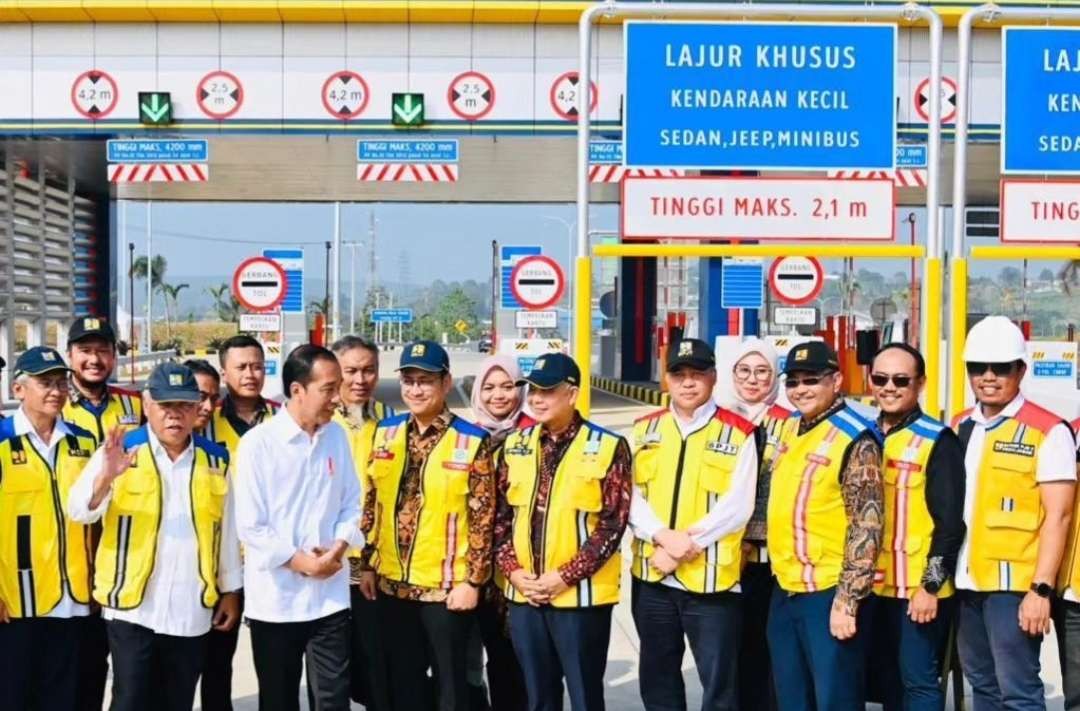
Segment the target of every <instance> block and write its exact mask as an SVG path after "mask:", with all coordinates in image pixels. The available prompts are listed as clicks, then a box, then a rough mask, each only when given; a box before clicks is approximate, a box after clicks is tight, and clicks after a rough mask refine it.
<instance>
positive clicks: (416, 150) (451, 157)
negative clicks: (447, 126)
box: [356, 138, 460, 163]
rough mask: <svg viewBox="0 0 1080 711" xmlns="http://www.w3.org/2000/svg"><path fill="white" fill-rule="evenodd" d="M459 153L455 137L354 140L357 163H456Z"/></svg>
mask: <svg viewBox="0 0 1080 711" xmlns="http://www.w3.org/2000/svg"><path fill="white" fill-rule="evenodd" d="M459 153H460V151H459V143H458V139H456V138H449V139H447V138H443V139H439V140H437V141H431V140H425V141H370V140H360V141H357V142H356V160H357V162H359V163H457V162H458V157H459Z"/></svg>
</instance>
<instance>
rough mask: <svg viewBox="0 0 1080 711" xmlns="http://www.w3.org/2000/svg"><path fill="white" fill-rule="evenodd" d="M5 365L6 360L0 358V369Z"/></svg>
mask: <svg viewBox="0 0 1080 711" xmlns="http://www.w3.org/2000/svg"><path fill="white" fill-rule="evenodd" d="M5 365H7V361H6V360H4V359H3V358H0V370H3V369H4V366H5Z"/></svg>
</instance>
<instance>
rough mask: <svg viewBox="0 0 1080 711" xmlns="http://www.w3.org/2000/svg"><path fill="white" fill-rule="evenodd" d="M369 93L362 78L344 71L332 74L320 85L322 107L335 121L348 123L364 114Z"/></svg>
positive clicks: (354, 73) (369, 97)
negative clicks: (339, 120)
mask: <svg viewBox="0 0 1080 711" xmlns="http://www.w3.org/2000/svg"><path fill="white" fill-rule="evenodd" d="M369 99H371V91H369V90H368V85H367V82H366V81H364V77H362V76H360V75H359V74H357V73H356V72H351V71H349V70H347V69H344V70H342V71H340V72H334V73H333V74H331V75H330V76H329V77H327V79H326V81H325V82H323V85H322V105H323V107H324V108H325V109H326V112H327V113H328V114H330V115H331V116H333V117H334V118H336V119H341V120H343V121H348V120H349V119H354V118H356V117H357V116H359V115H360V114H362V113H364V109H366V108H367V105H368V100H369Z"/></svg>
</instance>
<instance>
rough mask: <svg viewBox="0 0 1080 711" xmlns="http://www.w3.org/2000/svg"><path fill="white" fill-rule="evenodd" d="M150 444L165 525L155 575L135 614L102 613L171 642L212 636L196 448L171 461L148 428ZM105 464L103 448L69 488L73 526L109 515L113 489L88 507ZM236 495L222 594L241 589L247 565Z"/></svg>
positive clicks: (224, 532) (225, 537) (225, 534)
mask: <svg viewBox="0 0 1080 711" xmlns="http://www.w3.org/2000/svg"><path fill="white" fill-rule="evenodd" d="M146 429H147V435H148V437H147V439H148V441H149V444H150V451H151V453H152V454H153V456H154V463H155V464H157V469H158V472H160V474H161V502H162V511H161V526H160V528H159V529H158V536H157V550H156V551H155V553H154V570H153V572H152V573H150V579H149V580H147V581H146V592H145V594H144V595H143V599H142V602H141V603H140V604H139V605H138V606H137V607H135V608H133V609H131V610H114V609H112V608H110V607H106V608H104V609H103V614H104V616H105V619H106V620H120V621H123V622H130V623H131V624H134V625H139V626H141V627H146V628H147V629H150V630H153V631H154V632H155V633H157V634H164V635H171V636H173V637H198V636H200V635H204V634H206V633H207V632H209V631H210V623H211V619H212V618H213V613H214V611H213V610H210V609H208V608H206V607H204V606H203V604H202V590H203V581H202V578H201V577H200V576H199V543H198V538H197V537H196V535H195V524H194V522H193V521H192V519H191V473H192V469H193V467H194V464H195V459H194V458H195V446H194V444H193V443H190V442H189V443H188V446H187V449H185V450H184V451H183V453H182V454H181V455H180V456H179V457H177V458H176V460H175V461H173V460H172V459H171V458H170V457H169V453H168V452H166V451H165V447H164V446H162V444H161V442H160V441H159V440H158V438H157V436H156V435H155V434H154V431H153V430H152V429H151V428H150V427H149V425H148V426H147V428H146ZM104 463H105V449H104V447H100V448H98V451H96V452H94V456H93V457H91V458H90V463H89V464H87V465H86V469H84V470H83V473H82V476H81V477H79V480H78V481H77V482H75V486H73V487H72V488H71V496H70V497H69V498H68V510H69V511H70V514H71V518H72V520H74V521H81V522H83V523H94V522H96V521H99V520H100V519H101V517H102V516H104V515H105V511H106V510H108V507H109V502H110V501H111V500H112V487H111V486H110V488H109V490H108V491H107V492H106V493H105V496H104V497H103V498H102V499H101V503H100V504H99V505H98V506H97V508H94V509H91V508H90V500H91V499H92V498H93V497H94V480H95V479H97V477H98V475H99V474H101V471H102V468H103V467H104ZM232 500H233V493H232V490H231V487H230V491H229V493H228V494H227V495H226V497H225V511H224V514H223V516H222V520H221V553H220V556H219V558H218V576H217V586H218V590H219V591H221V592H222V593H226V592H233V591H236V590H239V589H240V586H241V584H242V583H243V564H242V563H241V558H240V543H239V541H238V540H237V538H236V526H235V525H234V524H233V511H232V508H233V503H232Z"/></svg>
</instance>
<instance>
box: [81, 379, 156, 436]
mask: <svg viewBox="0 0 1080 711" xmlns="http://www.w3.org/2000/svg"><path fill="white" fill-rule="evenodd" d="M62 416H63V418H64V420H65V421H66V422H71V423H72V424H74V425H77V426H78V427H81V428H82V429H84V430H86V431H87V432H89V433H90V434H92V435H93V436H94V437H96V438H97V440H98V441H99V442H102V441H104V440H105V435H107V434H109V432H112V431H113V429H115V428H117V427H119V428H120V429H122V430H123V431H124V432H125V433H126V432H130V431H131V430H134V429H136V428H138V427H139V425H140V424H142V416H143V412H142V399H141V398H140V397H139V393H137V392H134V391H132V390H124V389H122V388H117V387H115V386H112V385H110V386H109V388H108V394H107V395H106V400H105V406H104V408H103V409H102V410H101V411H100V412H95V411H94V410H92V409H90V408H88V407H87V406H86V404H85V400H84V399H79V401H78V402H75V401H72V400H68V401H67V402H66V403H65V404H64V409H63V415H62Z"/></svg>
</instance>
